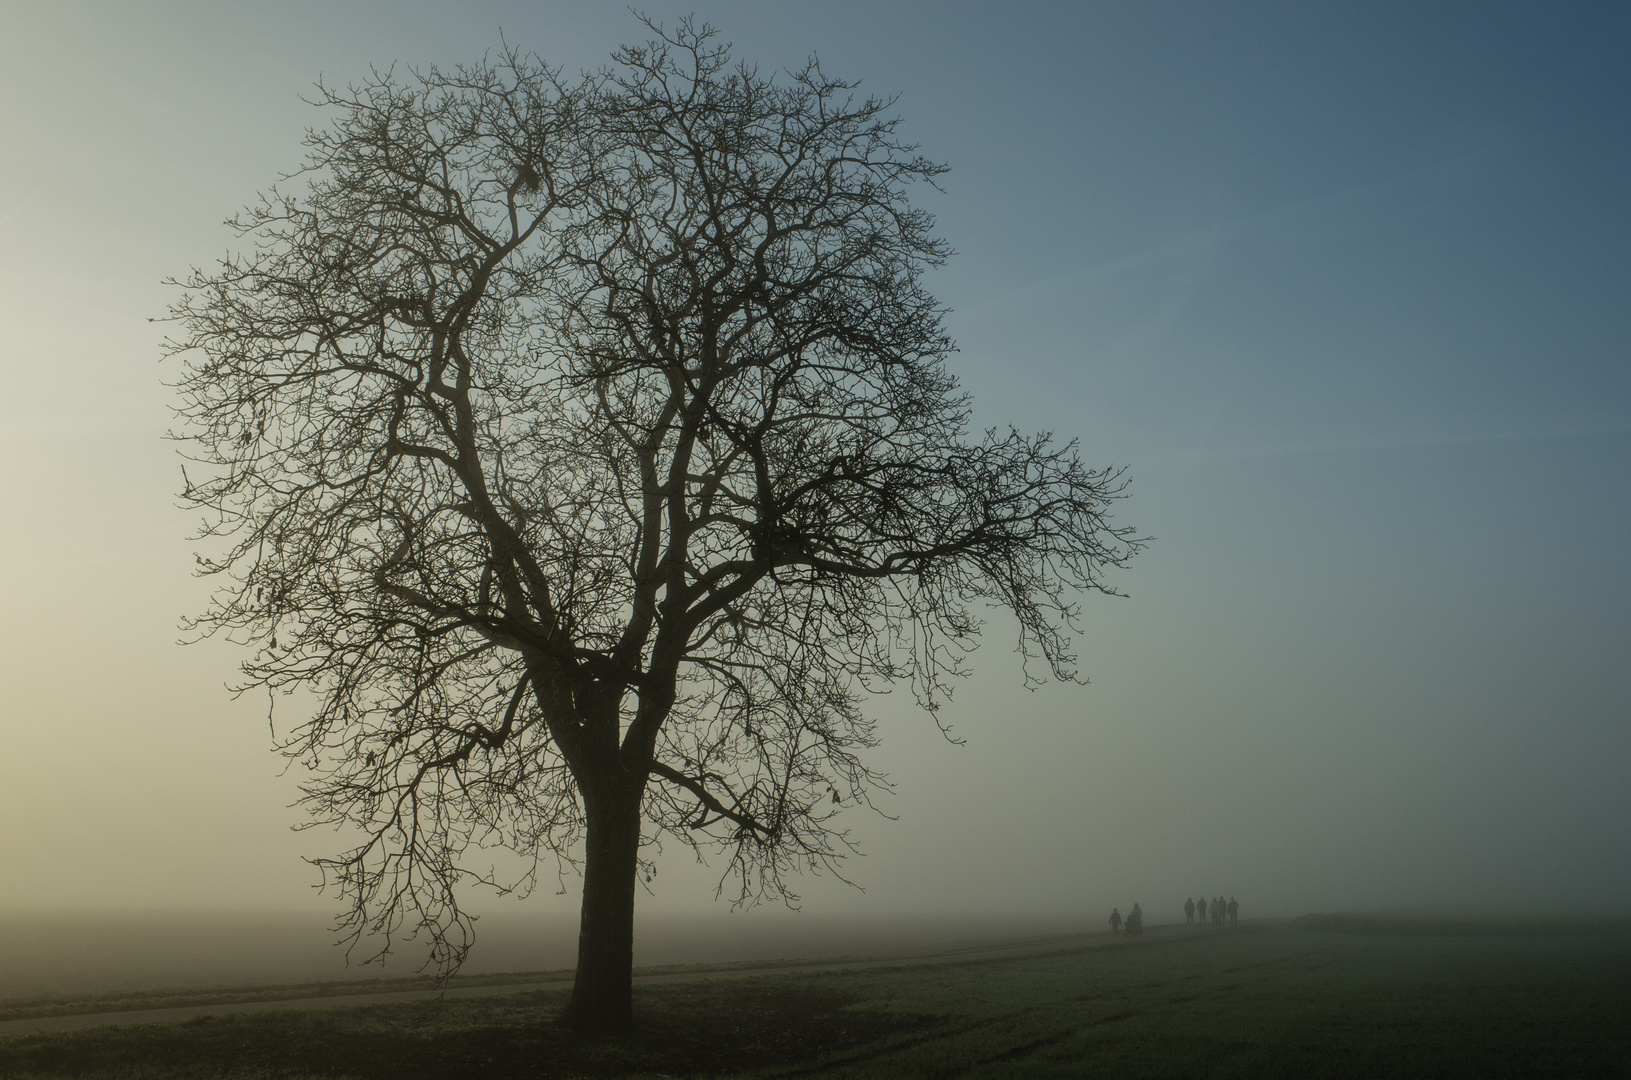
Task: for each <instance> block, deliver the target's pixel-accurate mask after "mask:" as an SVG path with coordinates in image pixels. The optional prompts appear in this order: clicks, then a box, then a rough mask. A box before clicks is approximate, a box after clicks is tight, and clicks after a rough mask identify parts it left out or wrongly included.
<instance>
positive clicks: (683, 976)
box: [0, 927, 1182, 1037]
mask: <svg viewBox="0 0 1631 1080" xmlns="http://www.w3.org/2000/svg"><path fill="white" fill-rule="evenodd" d="M1150 929H1151V932H1152V934H1154V935H1155V936H1158V937H1160V936H1166V935H1165V934H1163V933H1162V931H1171V930H1179V929H1182V928H1181V927H1151V928H1150ZM1125 940H1126V939H1124V938H1119V937H1116V938H1113V937H1111V935H1109V934H1107V933H1103V932H1100V933H1093V934H1073V935H1069V936H1064V937H1054V938H1045V939H1040V940H1036V941H1027V942H1021V943H1018V944H1011V945H1004V946H1000V947H978V946H976V947H971V948H967V949H954V950H950V951H946V952H938V953H929V954H925V955H921V956H885V957H856V958H851V959H845V960H832V961H821V962H818V963H799V964H793V963H782V964H777V963H774V962H772V963H768V964H766V965H765V966H763V967H748V968H724V969H715V970H712V971H709V970H702V971H682V972H663V973H658V974H647V975H638V974H637V975H635V976H634V981H635V982H636V983H637V984H648V983H665V982H681V981H685V980H694V979H741V978H746V977H748V976H752V975H780V974H787V973H790V972H795V971H836V970H856V969H862V968H876V967H889V966H899V965H914V964H949V963H958V962H962V961H968V960H998V959H1003V958H1006V957H1017V956H1041V955H1047V954H1049V953H1058V952H1067V951H1070V950H1073V949H1087V948H1095V947H1104V946H1108V945H1120V944H1121V943H1122V942H1123V941H1125ZM571 985H572V980H570V979H556V980H553V981H550V982H533V983H508V984H503V985H498V986H468V987H453V988H451V989H448V990H446V991H441V990H394V991H387V992H383V993H377V994H336V995H333V996H331V997H308V998H285V999H280V1000H276V1001H237V1002H231V1003H227V1004H219V1005H182V1006H177V1007H174V1008H168V1009H132V1010H125V1011H122V1012H108V1013H80V1014H76V1015H70V1016H38V1017H29V1018H27V1019H23V1020H6V1021H0V1037H3V1036H7V1035H27V1034H32V1033H34V1032H41V1031H76V1030H79V1029H81V1028H91V1027H107V1026H111V1025H116V1024H117V1025H124V1024H172V1023H177V1022H179V1021H182V1020H192V1019H194V1018H195V1017H199V1016H225V1015H227V1014H229V1013H260V1012H273V1011H276V1010H279V1009H337V1008H348V1007H352V1006H359V1005H381V1004H387V1003H391V1002H398V1001H417V1000H423V999H425V998H434V997H438V996H440V995H442V994H444V993H445V994H446V996H448V997H450V998H466V997H487V996H490V995H493V994H519V993H522V992H524V991H527V990H565V989H568V988H569V987H571Z"/></svg>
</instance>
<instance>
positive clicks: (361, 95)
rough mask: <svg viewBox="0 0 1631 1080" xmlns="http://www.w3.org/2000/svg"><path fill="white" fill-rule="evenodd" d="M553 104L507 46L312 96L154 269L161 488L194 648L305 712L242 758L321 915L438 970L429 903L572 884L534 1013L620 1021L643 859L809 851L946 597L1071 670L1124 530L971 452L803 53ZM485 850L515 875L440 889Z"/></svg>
mask: <svg viewBox="0 0 1631 1080" xmlns="http://www.w3.org/2000/svg"><path fill="white" fill-rule="evenodd" d="M653 30H654V32H655V33H656V35H657V36H656V37H655V38H654V39H653V40H652V41H650V42H648V43H647V44H645V45H640V46H632V47H625V48H624V49H622V50H620V51H619V52H618V53H617V54H616V55H615V57H614V63H613V64H612V65H611V66H610V67H609V68H608V69H606V70H605V71H602V72H600V73H598V74H594V75H590V76H585V77H581V78H577V79H571V80H568V79H566V78H563V77H562V75H561V73H560V72H559V71H557V70H554V69H551V68H548V67H547V66H544V65H543V64H541V63H540V62H538V61H536V60H534V59H531V58H529V57H526V56H523V55H520V54H517V53H513V52H512V53H506V54H505V55H504V56H503V58H502V60H501V61H500V62H497V63H489V62H484V63H481V64H478V65H475V66H471V67H461V68H456V69H453V70H451V71H443V70H438V69H431V70H429V71H428V72H415V73H412V74H409V75H402V74H400V73H398V72H395V71H386V72H384V73H379V72H376V73H375V74H374V75H373V76H372V77H371V78H370V79H368V80H367V81H365V82H363V83H361V84H360V85H356V86H352V87H349V88H347V89H344V90H337V89H332V88H322V87H320V96H319V99H318V101H317V102H316V103H317V104H319V105H321V106H323V107H325V108H326V109H328V110H329V113H330V118H331V119H330V122H329V123H328V124H327V126H323V127H318V128H315V129H313V130H312V131H310V132H309V133H308V136H307V146H308V151H309V153H308V158H307V161H306V164H305V166H304V168H303V169H301V170H300V171H299V172H297V173H295V174H292V175H291V176H289V177H286V178H285V181H284V185H283V187H281V188H274V189H273V190H272V191H271V192H270V193H269V194H267V195H265V196H263V197H262V199H261V201H260V202H259V203H258V204H256V205H255V206H253V207H251V208H250V209H248V210H247V211H245V212H244V213H243V214H242V215H240V216H239V217H238V218H236V219H234V221H233V222H232V224H233V225H234V226H235V227H236V229H237V230H238V232H239V233H240V235H241V236H242V237H243V238H244V239H245V241H246V242H247V250H246V251H245V252H243V253H240V254H236V255H232V256H229V257H228V258H226V259H225V260H224V261H223V262H222V263H221V264H220V265H219V266H218V267H216V268H215V269H213V270H210V271H194V273H193V274H192V275H191V277H190V278H189V279H187V281H185V282H184V283H183V284H184V285H185V287H186V290H185V292H184V294H183V298H182V299H181V300H180V301H179V302H178V303H177V304H176V306H175V308H174V309H173V312H172V314H173V316H174V317H175V318H176V319H177V320H178V321H179V323H180V324H181V325H182V326H183V327H185V329H186V333H185V334H182V335H179V336H178V337H177V339H176V340H175V341H173V342H172V351H173V352H174V353H176V354H179V355H180V356H181V357H182V362H183V364H184V368H183V374H182V375H181V377H180V379H179V389H180V392H181V394H182V396H183V401H184V404H183V406H182V409H181V412H182V415H183V417H184V421H185V422H184V426H183V428H182V431H181V437H183V438H184V439H186V440H187V441H188V444H189V446H190V451H189V457H190V458H191V462H192V463H191V464H190V467H189V470H188V479H187V484H186V489H185V492H184V497H185V499H186V500H187V501H188V503H189V504H191V505H193V506H195V507H198V508H201V509H202V510H204V511H205V512H206V519H205V523H204V527H203V530H202V533H203V536H204V537H207V538H211V540H212V541H213V542H214V543H215V544H216V549H215V551H214V553H213V554H212V555H211V556H209V557H206V558H202V560H201V561H202V566H203V572H204V573H205V574H208V575H216V576H217V577H218V578H219V579H220V581H221V588H220V589H219V591H218V592H217V594H216V596H215V599H214V600H213V601H212V604H211V606H210V607H209V609H208V610H207V611H206V612H205V613H204V614H203V615H202V616H201V617H200V618H199V620H198V621H197V623H196V627H197V628H198V629H199V630H200V631H201V632H204V633H225V634H227V635H229V636H232V637H234V638H235V639H237V640H241V641H243V642H245V643H246V644H250V645H252V646H254V647H255V649H256V651H255V652H254V653H253V656H252V658H251V659H250V660H248V661H247V662H246V663H245V665H244V673H245V676H246V680H245V683H244V686H245V687H262V688H266V689H268V690H271V691H278V690H284V691H289V690H293V689H295V688H307V689H310V690H313V691H315V692H316V695H317V700H318V704H317V706H316V708H315V711H314V713H313V714H312V715H311V716H310V718H309V719H308V720H305V721H304V722H303V723H302V725H301V726H299V727H298V728H296V729H295V730H294V731H293V732H292V733H290V734H288V735H287V736H286V738H285V740H284V741H283V742H282V744H281V745H282V749H283V750H284V751H285V752H286V753H287V754H288V755H289V756H290V757H292V758H296V759H298V760H299V761H301V762H302V763H303V764H304V765H305V766H306V767H307V768H309V769H310V774H309V778H308V780H307V781H306V783H305V784H304V786H303V791H304V793H305V794H304V802H305V804H306V807H307V809H308V810H309V811H310V812H311V814H312V815H313V820H314V822H317V823H328V824H338V825H348V826H352V827H354V828H356V829H357V830H358V833H357V835H358V836H360V838H361V839H360V842H359V843H358V846H356V848H355V849H354V850H351V851H349V852H347V853H345V854H344V855H341V856H339V857H336V858H325V859H318V860H315V861H316V862H317V863H318V865H320V866H321V867H322V868H323V870H324V873H325V881H326V882H328V883H331V884H333V885H336V886H337V887H338V889H339V890H340V892H341V894H342V895H343V896H344V897H345V898H346V900H347V905H348V914H347V915H346V916H344V918H345V920H346V926H347V928H348V929H349V931H350V932H351V933H352V934H353V935H359V934H362V933H363V932H365V931H383V932H385V933H386V935H387V938H386V940H387V941H388V940H389V935H390V934H391V933H392V932H395V931H397V930H399V929H401V928H403V927H416V928H420V929H428V930H429V933H430V937H431V939H432V942H433V955H434V959H435V960H436V961H437V962H439V963H440V964H441V965H442V968H443V970H444V971H446V970H451V969H453V968H455V967H456V966H457V964H458V963H459V962H460V961H461V960H462V959H463V957H464V955H465V953H466V951H467V950H468V948H469V944H470V940H471V930H472V927H471V920H470V919H469V918H468V917H467V916H466V915H465V914H464V913H463V912H461V910H460V908H459V905H458V899H457V891H458V889H459V888H460V887H461V885H462V884H464V883H468V882H471V881H484V882H486V883H488V884H490V885H494V886H497V887H500V888H516V887H519V888H523V889H524V888H530V887H531V885H532V884H533V882H534V880H535V878H536V875H537V874H538V873H539V871H540V868H541V866H543V865H547V862H548V861H549V860H554V862H555V864H556V867H557V872H560V870H561V869H563V868H571V867H574V866H575V867H577V868H578V869H580V870H581V873H582V876H583V914H582V929H581V934H580V937H579V959H578V969H577V978H576V982H575V984H574V988H573V995H572V1001H571V1008H570V1011H571V1016H572V1018H573V1019H574V1020H575V1022H576V1023H578V1024H579V1025H580V1026H582V1027H585V1028H590V1029H599V1030H608V1029H616V1028H619V1027H623V1026H626V1025H627V1024H628V1023H630V1011H629V1009H630V971H631V965H632V941H633V912H634V897H635V889H636V879H637V876H638V875H639V874H640V873H641V871H642V868H644V867H647V866H648V864H646V863H644V862H643V861H642V854H641V847H642V843H650V842H652V841H655V840H657V839H659V838H661V837H663V836H668V837H671V838H678V839H679V840H680V841H682V842H684V843H686V844H690V845H693V846H697V847H698V848H699V849H700V848H707V849H711V850H715V851H718V852H722V853H723V854H724V856H725V859H726V862H727V865H728V872H727V874H726V880H727V881H730V882H733V883H734V884H732V885H731V888H732V890H733V898H735V899H738V900H754V899H759V898H764V897H779V898H784V899H787V898H794V899H796V897H795V896H794V894H793V893H792V892H790V890H789V878H790V876H791V875H793V874H795V873H797V872H799V871H801V870H806V869H810V868H825V869H833V868H835V866H836V864H837V863H838V861H839V860H841V859H842V857H843V856H844V855H845V854H846V853H847V852H849V851H850V850H851V841H850V839H849V837H848V835H847V834H846V832H845V831H844V830H843V829H842V828H841V827H840V825H839V824H838V822H837V820H836V818H837V815H838V814H839V813H840V811H841V810H843V809H844V808H845V807H847V806H853V805H855V804H866V803H868V802H869V799H870V798H871V796H872V795H873V794H874V793H875V792H876V790H877V787H878V785H879V784H880V783H881V782H882V778H881V777H880V776H879V775H877V774H876V773H875V772H874V771H872V770H871V769H869V767H868V766H867V764H866V763H865V761H864V760H863V757H862V753H863V751H865V750H866V749H867V748H868V747H870V746H872V745H874V742H875V738H874V731H873V726H872V723H871V721H870V720H869V719H868V718H867V716H866V714H865V713H864V712H863V709H862V705H863V702H864V701H865V700H866V698H867V696H868V695H869V693H871V692H874V691H878V690H881V689H885V688H887V687H889V686H891V685H894V684H897V683H907V684H910V686H911V687H912V688H913V690H914V692H915V693H916V695H917V697H918V700H919V701H920V702H921V703H922V704H923V705H924V706H925V707H926V708H928V709H929V710H930V711H931V713H932V711H933V710H934V709H935V708H936V706H937V705H938V704H939V703H940V702H941V701H942V700H943V699H944V697H945V696H946V695H947V693H948V692H949V686H948V684H949V681H950V680H951V679H953V678H954V677H955V676H957V675H959V674H960V673H961V672H962V671H963V670H964V663H965V660H966V657H967V654H968V653H969V651H970V650H971V649H972V648H973V647H974V645H975V643H976V639H977V636H978V633H979V630H980V617H979V615H978V614H977V611H978V610H979V609H980V608H982V607H984V606H986V605H988V604H989V605H996V606H999V607H1001V608H1005V609H1007V610H1008V611H1009V612H1011V613H1012V614H1013V616H1015V617H1016V618H1017V622H1018V626H1019V644H1020V647H1021V649H1022V650H1023V651H1024V653H1025V655H1026V656H1027V657H1028V658H1030V659H1031V660H1033V661H1036V662H1039V664H1040V667H1039V668H1038V677H1043V676H1046V675H1052V676H1055V677H1073V676H1074V672H1073V670H1072V663H1073V658H1072V657H1071V655H1070V651H1069V641H1068V637H1067V632H1068V630H1069V628H1070V626H1071V625H1072V621H1073V618H1074V616H1075V613H1076V607H1075V604H1076V602H1077V601H1076V597H1077V596H1078V594H1079V593H1080V592H1081V591H1083V590H1098V591H1102V592H1109V591H1111V589H1110V587H1109V586H1108V585H1107V584H1106V582H1105V580H1104V578H1103V576H1102V574H1103V572H1104V571H1105V569H1106V568H1108V567H1116V566H1121V565H1123V564H1124V563H1125V562H1126V560H1127V559H1128V558H1130V557H1131V556H1132V555H1133V554H1134V553H1135V552H1136V551H1137V549H1138V548H1139V546H1140V541H1139V539H1138V538H1137V537H1135V536H1134V535H1133V534H1132V533H1131V532H1130V531H1129V530H1128V529H1126V528H1123V527H1116V526H1112V525H1111V524H1110V523H1109V522H1108V521H1107V517H1106V511H1107V509H1108V507H1109V506H1110V504H1111V502H1112V501H1113V500H1114V499H1116V498H1117V497H1118V496H1119V495H1120V493H1121V491H1122V479H1121V474H1120V473H1119V472H1117V471H1114V470H1108V469H1102V470H1096V469H1090V468H1087V467H1085V466H1083V465H1082V464H1081V463H1080V462H1079V460H1078V458H1077V455H1076V452H1075V447H1074V444H1072V445H1068V446H1063V447H1060V446H1055V445H1053V444H1052V443H1051V442H1050V440H1049V439H1048V437H1046V436H1036V437H1026V436H1023V435H1020V434H1018V433H1016V432H1013V431H1007V432H998V431H992V432H986V433H984V435H983V436H981V435H974V436H972V437H971V436H970V434H969V432H968V430H967V428H968V403H967V399H966V397H964V396H963V395H962V394H961V392H960V391H959V390H958V389H957V386H956V383H955V381H954V379H953V378H952V376H951V375H950V374H948V373H947V370H946V367H945V359H946V356H947V354H948V353H949V352H950V351H951V348H952V346H951V342H950V340H949V339H948V338H947V336H946V333H945V331H944V328H943V325H942V322H943V316H944V314H945V312H944V309H943V308H942V307H941V306H940V305H939V304H938V303H937V302H936V301H935V299H934V298H933V297H932V296H930V295H929V294H928V293H927V292H926V291H925V290H924V288H923V285H922V280H921V278H922V274H923V272H924V271H925V269H926V268H928V267H931V266H934V265H936V264H938V263H940V262H941V261H942V260H943V259H944V258H945V257H946V256H947V254H948V252H947V249H946V247H945V246H944V244H943V243H942V242H941V241H939V240H937V239H936V238H934V237H933V236H932V234H931V228H932V224H933V223H932V219H931V218H930V216H929V215H928V214H927V213H925V212H924V211H922V210H921V209H917V208H914V207H913V206H911V205H910V204H909V202H908V199H907V194H908V191H909V189H910V188H912V187H913V186H914V185H916V184H921V183H933V182H934V180H935V178H936V177H937V176H938V175H939V174H940V173H941V172H942V167H941V166H939V165H937V164H935V163H933V162H931V161H927V160H925V159H924V158H922V157H920V156H918V154H917V152H916V149H915V147H913V146H911V145H908V144H906V143H905V142H903V141H902V140H901V139H900V138H899V136H898V135H897V120H896V119H894V118H892V117H891V116H890V115H889V114H890V110H891V108H892V105H891V103H890V102H887V101H880V100H876V99H873V98H866V99H858V98H857V97H855V96H854V94H853V89H854V84H850V83H845V82H840V81H837V80H835V79H832V78H829V77H828V76H826V75H824V74H823V73H822V71H821V69H820V67H819V66H818V65H817V64H816V63H814V62H812V63H811V64H809V65H808V66H806V67H804V68H802V69H800V70H798V71H795V72H791V73H786V74H783V75H779V76H773V77H767V76H763V75H761V74H760V73H759V72H758V71H757V70H756V69H754V68H752V67H749V66H745V65H734V66H733V65H732V64H731V62H730V59H729V56H728V52H727V49H726V48H724V47H721V46H720V45H718V44H717V43H716V42H715V40H714V38H713V36H712V33H711V31H710V30H708V28H706V27H700V26H695V25H693V24H690V23H684V24H682V25H681V26H680V27H679V28H678V29H677V30H674V31H671V32H664V31H662V30H661V29H660V28H656V27H653ZM493 846H501V847H504V848H508V849H510V850H511V851H513V852H517V853H519V854H520V855H521V856H522V857H523V858H524V860H525V863H524V865H525V866H527V867H530V870H528V871H527V872H525V873H523V874H522V875H521V876H520V877H519V878H518V879H512V878H502V877H497V876H494V875H493V873H492V872H491V871H482V870H480V869H479V867H476V866H472V865H471V864H472V862H473V858H472V857H473V855H474V854H475V852H474V851H473V850H472V849H480V848H487V847H493Z"/></svg>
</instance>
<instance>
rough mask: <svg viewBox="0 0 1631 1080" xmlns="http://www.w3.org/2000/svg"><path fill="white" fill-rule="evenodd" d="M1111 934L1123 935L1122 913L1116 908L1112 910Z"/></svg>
mask: <svg viewBox="0 0 1631 1080" xmlns="http://www.w3.org/2000/svg"><path fill="white" fill-rule="evenodd" d="M1110 932H1111V933H1112V934H1119V933H1121V912H1120V910H1118V909H1116V908H1111V909H1110Z"/></svg>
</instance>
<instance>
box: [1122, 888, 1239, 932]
mask: <svg viewBox="0 0 1631 1080" xmlns="http://www.w3.org/2000/svg"><path fill="white" fill-rule="evenodd" d="M1184 918H1185V920H1187V921H1188V922H1189V924H1190V925H1194V923H1195V920H1196V918H1199V919H1200V921H1201V925H1203V926H1204V925H1205V924H1206V923H1208V922H1210V923H1211V924H1212V925H1213V926H1233V925H1234V924H1235V923H1237V922H1239V921H1240V903H1239V902H1238V901H1237V900H1235V898H1234V897H1232V896H1231V897H1229V899H1227V900H1225V899H1224V898H1223V897H1221V896H1214V897H1212V899H1210V900H1208V899H1207V898H1206V897H1204V896H1203V897H1201V898H1200V900H1199V901H1196V900H1195V899H1194V898H1188V899H1185V900H1184ZM1123 927H1125V928H1126V930H1127V933H1129V934H1131V935H1132V936H1133V937H1138V936H1139V935H1140V934H1142V933H1143V932H1144V909H1143V908H1141V907H1139V906H1138V904H1137V902H1134V904H1133V910H1131V911H1129V912H1128V913H1127V917H1126V918H1125V919H1123V918H1122V917H1121V909H1120V908H1111V909H1110V932H1111V933H1112V934H1119V933H1121V931H1122V928H1123Z"/></svg>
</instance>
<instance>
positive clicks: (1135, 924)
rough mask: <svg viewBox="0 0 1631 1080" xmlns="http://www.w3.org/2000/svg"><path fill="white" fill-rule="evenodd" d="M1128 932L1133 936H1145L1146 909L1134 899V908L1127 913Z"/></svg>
mask: <svg viewBox="0 0 1631 1080" xmlns="http://www.w3.org/2000/svg"><path fill="white" fill-rule="evenodd" d="M1127 933H1128V934H1130V935H1131V936H1133V937H1143V936H1144V909H1143V908H1141V907H1139V906H1138V901H1136V900H1134V901H1133V910H1131V911H1129V912H1128V913H1127Z"/></svg>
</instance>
